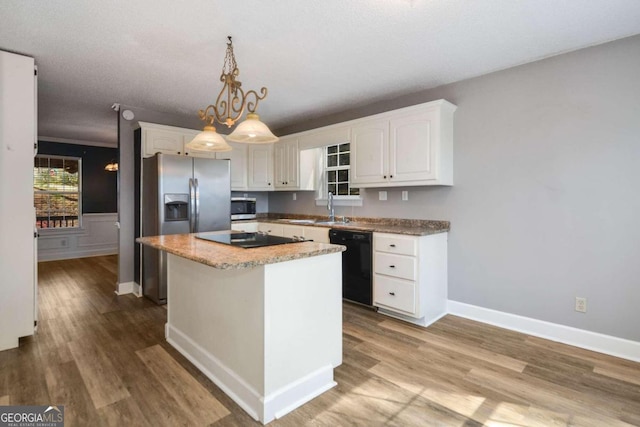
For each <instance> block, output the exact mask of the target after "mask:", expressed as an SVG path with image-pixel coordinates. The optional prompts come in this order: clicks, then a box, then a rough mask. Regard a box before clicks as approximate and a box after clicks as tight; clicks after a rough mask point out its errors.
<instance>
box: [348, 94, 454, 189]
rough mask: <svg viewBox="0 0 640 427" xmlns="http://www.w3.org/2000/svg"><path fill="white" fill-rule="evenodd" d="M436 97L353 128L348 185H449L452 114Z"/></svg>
mask: <svg viewBox="0 0 640 427" xmlns="http://www.w3.org/2000/svg"><path fill="white" fill-rule="evenodd" d="M455 109H456V106H455V105H453V104H451V103H449V102H447V101H445V100H440V101H434V102H429V103H426V104H421V105H418V106H415V107H409V108H403V109H401V110H396V111H393V112H391V113H389V114H384V115H382V114H381V115H379V116H376V118H375V119H372V120H367V121H362V122H360V123H358V124H356V125H354V126H353V128H352V131H351V132H352V142H351V143H352V153H353V154H352V155H353V157H354V160H353V161H352V166H351V168H352V179H351V181H352V184H354V186H358V187H391V186H407V185H453V113H454V111H455Z"/></svg>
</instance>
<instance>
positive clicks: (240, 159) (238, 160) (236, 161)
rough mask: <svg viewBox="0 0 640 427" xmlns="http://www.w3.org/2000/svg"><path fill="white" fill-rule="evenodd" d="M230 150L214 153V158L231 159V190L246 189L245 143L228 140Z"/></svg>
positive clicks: (246, 150) (246, 147)
mask: <svg viewBox="0 0 640 427" xmlns="http://www.w3.org/2000/svg"><path fill="white" fill-rule="evenodd" d="M229 145H230V146H231V148H232V150H231V151H223V152H221V153H216V159H229V160H231V190H232V191H242V190H246V189H247V153H248V151H249V150H248V146H247V144H237V143H233V142H230V143H229Z"/></svg>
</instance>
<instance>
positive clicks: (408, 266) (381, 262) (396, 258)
mask: <svg viewBox="0 0 640 427" xmlns="http://www.w3.org/2000/svg"><path fill="white" fill-rule="evenodd" d="M373 268H374V270H375V272H376V273H377V274H386V275H387V276H393V277H400V278H402V279H407V280H416V259H415V258H414V257H409V256H405V255H393V254H385V253H383V252H375V253H374V260H373Z"/></svg>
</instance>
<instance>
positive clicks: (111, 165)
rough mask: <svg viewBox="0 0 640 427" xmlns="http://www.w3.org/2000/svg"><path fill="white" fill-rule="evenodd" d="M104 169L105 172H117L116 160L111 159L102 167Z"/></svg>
mask: <svg viewBox="0 0 640 427" xmlns="http://www.w3.org/2000/svg"><path fill="white" fill-rule="evenodd" d="M104 170H106V171H107V172H118V162H116V161H115V160H114V159H111V161H110V162H109V163H107V165H106V166H105V167H104Z"/></svg>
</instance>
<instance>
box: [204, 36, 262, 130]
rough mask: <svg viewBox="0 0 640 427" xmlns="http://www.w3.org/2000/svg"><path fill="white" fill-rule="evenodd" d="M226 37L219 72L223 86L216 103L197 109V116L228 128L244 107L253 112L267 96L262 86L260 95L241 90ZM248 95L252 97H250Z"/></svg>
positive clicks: (229, 37) (230, 41) (238, 117)
mask: <svg viewBox="0 0 640 427" xmlns="http://www.w3.org/2000/svg"><path fill="white" fill-rule="evenodd" d="M227 38H228V39H229V41H228V42H227V51H226V54H225V57H224V64H223V65H222V73H221V74H220V81H221V82H222V83H224V86H223V87H222V90H221V91H220V93H219V94H218V97H217V99H216V103H215V104H211V105H209V106H208V107H207V108H205V109H204V110H199V111H198V116H199V117H200V119H201V120H203V121H205V122H206V123H207V124H209V125H213V122H214V121H217V122H218V123H220V124H224V125H227V127H229V128H230V127H232V126H233V125H235V124H236V122H237V121H238V119H240V117H241V116H242V114H243V113H244V110H245V108H246V109H247V110H248V111H249V112H250V113H255V111H256V108H258V103H259V102H260V101H262V100H263V99H265V98H266V97H267V88H266V87H262V88H261V89H260V95H258V93H257V92H256V91H255V90H250V91H248V92H247V93H245V92H244V90H242V82H241V81H239V80H238V79H237V77H238V76H239V75H240V70H239V69H238V63H237V62H236V56H235V54H234V53H233V42H232V40H231V36H228V37H227ZM250 97H253V98H254V99H250Z"/></svg>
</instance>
